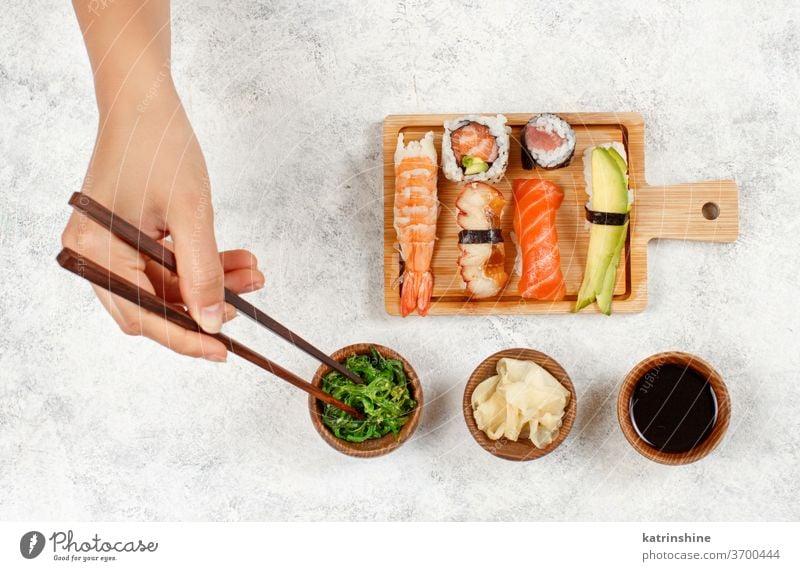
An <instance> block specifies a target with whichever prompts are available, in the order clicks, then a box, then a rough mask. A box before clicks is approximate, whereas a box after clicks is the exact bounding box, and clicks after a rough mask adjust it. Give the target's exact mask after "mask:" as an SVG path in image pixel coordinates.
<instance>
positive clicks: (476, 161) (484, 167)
mask: <svg viewBox="0 0 800 571" xmlns="http://www.w3.org/2000/svg"><path fill="white" fill-rule="evenodd" d="M461 166H463V167H464V174H478V173H482V172H486V171H488V170H489V163H487V162H486V161H484V160H483V159H481V158H480V157H471V156H469V155H464V158H462V159H461Z"/></svg>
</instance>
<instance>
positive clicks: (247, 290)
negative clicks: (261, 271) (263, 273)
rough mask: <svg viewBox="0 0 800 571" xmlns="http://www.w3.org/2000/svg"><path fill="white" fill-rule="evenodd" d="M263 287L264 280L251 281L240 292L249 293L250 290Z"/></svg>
mask: <svg viewBox="0 0 800 571" xmlns="http://www.w3.org/2000/svg"><path fill="white" fill-rule="evenodd" d="M262 287H264V282H263V281H260V282H253V283H251V284H250V285H249V286H247V287H245V288H244V290H243V291H242V293H250V292H251V291H256V290H257V289H261V288H262Z"/></svg>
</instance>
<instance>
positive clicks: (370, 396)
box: [322, 347, 417, 442]
mask: <svg viewBox="0 0 800 571" xmlns="http://www.w3.org/2000/svg"><path fill="white" fill-rule="evenodd" d="M344 365H345V367H347V369H348V370H350V371H353V372H354V373H355V374H357V375H358V376H359V377H361V378H362V379H364V384H362V385H359V384H356V383H354V382H353V381H351V380H350V379H348V378H347V377H345V376H344V375H342V374H341V373H338V372H336V371H331V372H330V373H328V374H327V375H325V377H324V378H323V379H322V390H323V391H325V392H326V393H328V394H329V395H331V396H332V397H334V398H336V399H338V400H340V401H342V402H343V403H345V404H348V405H350V406H352V407H353V408H355V409H356V410H358V411H360V412H363V413H364V416H365V417H366V418H365V419H363V420H357V419H355V418H353V417H352V416H350V415H349V414H348V413H346V412H344V411H343V410H340V409H338V408H336V407H335V406H333V405H330V404H325V406H324V409H323V413H322V422H324V423H325V425H326V426H327V427H328V428H330V429H331V430H332V431H333V434H334V435H336V437H337V438H341V439H342V440H349V441H350V442H364V441H365V440H370V439H372V438H381V437H382V436H386V435H387V434H389V433H390V432H392V433H394V434H397V433H398V432H400V429H401V428H402V427H403V425H404V424H405V423H406V421H407V420H408V415H409V413H410V412H411V411H412V410H414V408H415V407H416V406H417V403H416V401H414V400H413V399H412V398H411V393H410V392H409V390H408V385H409V382H408V378H407V377H406V373H405V371H404V370H403V363H402V362H401V361H398V360H397V359H386V358H385V357H383V356H382V355H381V354H380V353H378V352H377V351H376V350H375V348H374V347H373V348H370V354H369V355H355V354H353V355H350V356H349V357H348V358H347V361H346V362H345V363H344Z"/></svg>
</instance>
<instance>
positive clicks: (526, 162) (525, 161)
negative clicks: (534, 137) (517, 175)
mask: <svg viewBox="0 0 800 571" xmlns="http://www.w3.org/2000/svg"><path fill="white" fill-rule="evenodd" d="M527 128H528V126H527V125H525V126H524V127H523V128H522V140H521V141H520V142H519V146H520V148H521V149H522V168H524V169H525V170H526V171H530V170H533V167H534V166H536V161H534V160H533V156H532V155H531V152H530V151H529V150H528V145H526V144H525V129H527Z"/></svg>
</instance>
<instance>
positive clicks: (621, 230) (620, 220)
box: [575, 143, 632, 315]
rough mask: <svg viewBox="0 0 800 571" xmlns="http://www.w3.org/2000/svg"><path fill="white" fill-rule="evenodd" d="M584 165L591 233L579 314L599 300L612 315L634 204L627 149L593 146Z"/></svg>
mask: <svg viewBox="0 0 800 571" xmlns="http://www.w3.org/2000/svg"><path fill="white" fill-rule="evenodd" d="M583 163H584V175H585V177H586V191H587V193H589V203H588V204H587V205H586V214H587V219H588V220H589V222H591V230H590V234H589V252H588V254H587V258H586V270H585V271H584V274H583V283H582V284H581V289H580V291H579V292H578V300H577V302H576V304H575V311H580V310H581V309H583V308H584V307H586V306H587V305H589V304H590V303H592V302H593V301H595V300H597V306H598V307H599V308H600V311H602V312H603V313H605V314H606V315H609V314H610V313H611V301H612V299H613V297H614V283H615V280H616V276H617V266H618V265H619V260H620V256H621V254H622V246H623V245H624V244H625V239H626V237H627V235H628V224H629V220H628V213H629V212H630V208H631V202H632V200H631V198H632V197H631V193H630V191H629V190H628V163H627V162H626V160H625V148H624V147H623V146H622V145H620V144H618V143H617V144H615V143H611V144H607V145H600V146H597V147H590V148H588V149H586V152H585V154H584V157H583Z"/></svg>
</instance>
